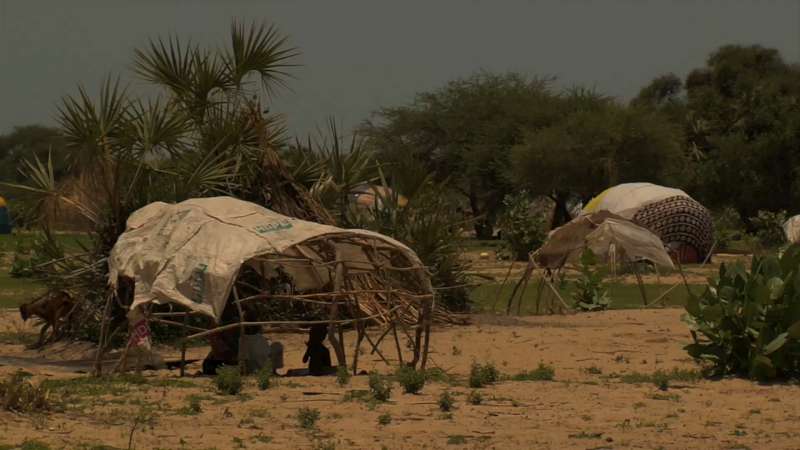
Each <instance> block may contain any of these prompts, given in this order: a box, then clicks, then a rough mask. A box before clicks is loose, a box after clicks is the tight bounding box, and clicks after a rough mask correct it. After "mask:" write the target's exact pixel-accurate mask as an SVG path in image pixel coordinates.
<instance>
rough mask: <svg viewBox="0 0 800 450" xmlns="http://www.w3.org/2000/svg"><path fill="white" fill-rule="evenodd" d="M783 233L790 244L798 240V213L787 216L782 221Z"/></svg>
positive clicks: (799, 230) (799, 217)
mask: <svg viewBox="0 0 800 450" xmlns="http://www.w3.org/2000/svg"><path fill="white" fill-rule="evenodd" d="M783 234H785V235H786V240H787V241H788V242H789V243H791V244H796V243H798V242H800V215H797V216H792V217H789V219H788V220H787V221H786V222H784V223H783Z"/></svg>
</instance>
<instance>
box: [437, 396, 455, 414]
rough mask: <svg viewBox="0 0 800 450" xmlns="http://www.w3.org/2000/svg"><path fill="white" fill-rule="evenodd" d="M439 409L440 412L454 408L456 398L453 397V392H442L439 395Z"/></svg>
mask: <svg viewBox="0 0 800 450" xmlns="http://www.w3.org/2000/svg"><path fill="white" fill-rule="evenodd" d="M438 403H439V410H440V411H442V412H450V411H452V410H453V408H455V404H456V399H455V398H454V397H453V394H451V393H450V391H444V392H442V395H440V396H439V401H438Z"/></svg>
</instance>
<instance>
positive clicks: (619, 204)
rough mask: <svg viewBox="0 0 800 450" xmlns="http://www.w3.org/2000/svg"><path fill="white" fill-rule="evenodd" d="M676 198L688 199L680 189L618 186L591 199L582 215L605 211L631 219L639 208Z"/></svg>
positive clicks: (648, 185)
mask: <svg viewBox="0 0 800 450" xmlns="http://www.w3.org/2000/svg"><path fill="white" fill-rule="evenodd" d="M676 196H682V197H689V194H687V193H686V192H684V191H682V190H680V189H675V188H669V187H664V186H659V185H657V184H652V183H624V184H618V185H616V186H614V187H610V188H608V189H606V190H605V191H603V192H601V193H600V194H599V195H598V196H597V197H595V198H594V199H592V200H591V201H590V202H589V203H588V204H587V205H586V207H585V208H584V209H583V214H589V213H594V212H597V211H603V210H605V211H609V212H612V213H614V214H617V215H620V216H622V217H624V218H626V219H631V218H633V216H634V215H635V214H636V211H637V210H638V209H639V208H641V207H643V206H645V205H647V204H650V203H654V202H657V201H660V200H664V199H666V198H670V197H676ZM689 198H691V197H689Z"/></svg>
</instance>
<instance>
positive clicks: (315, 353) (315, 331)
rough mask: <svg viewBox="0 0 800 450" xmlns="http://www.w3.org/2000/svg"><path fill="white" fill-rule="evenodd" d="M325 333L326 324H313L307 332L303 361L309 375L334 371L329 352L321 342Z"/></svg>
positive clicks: (326, 330) (326, 331) (326, 373)
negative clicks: (306, 363) (306, 365)
mask: <svg viewBox="0 0 800 450" xmlns="http://www.w3.org/2000/svg"><path fill="white" fill-rule="evenodd" d="M327 333H328V327H327V326H326V325H314V326H312V327H311V330H309V332H308V342H306V346H307V348H306V354H305V355H303V362H308V373H309V374H311V375H315V376H316V375H328V374H330V373H333V372H334V370H333V368H332V367H331V352H330V351H329V350H328V348H327V347H325V345H324V344H323V343H322V342H323V341H325V336H326V335H327Z"/></svg>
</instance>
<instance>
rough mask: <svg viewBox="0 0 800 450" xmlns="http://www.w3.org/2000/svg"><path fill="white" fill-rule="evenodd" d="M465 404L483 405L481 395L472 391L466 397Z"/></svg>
mask: <svg viewBox="0 0 800 450" xmlns="http://www.w3.org/2000/svg"><path fill="white" fill-rule="evenodd" d="M467 403H469V404H470V405H480V404H481V403H483V395H482V394H481V393H480V391H475V390H473V391H472V392H470V393H469V395H468V396H467Z"/></svg>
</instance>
